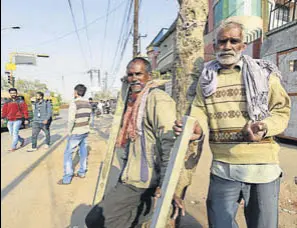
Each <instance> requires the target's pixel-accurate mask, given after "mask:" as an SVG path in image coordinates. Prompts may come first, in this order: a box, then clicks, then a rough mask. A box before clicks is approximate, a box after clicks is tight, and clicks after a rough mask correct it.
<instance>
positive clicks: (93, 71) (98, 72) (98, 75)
mask: <svg viewBox="0 0 297 228" xmlns="http://www.w3.org/2000/svg"><path fill="white" fill-rule="evenodd" d="M87 73H88V74H90V81H91V85H92V84H93V75H94V74H96V73H97V78H98V85H99V86H100V70H99V69H90V70H89V71H88V72H87Z"/></svg>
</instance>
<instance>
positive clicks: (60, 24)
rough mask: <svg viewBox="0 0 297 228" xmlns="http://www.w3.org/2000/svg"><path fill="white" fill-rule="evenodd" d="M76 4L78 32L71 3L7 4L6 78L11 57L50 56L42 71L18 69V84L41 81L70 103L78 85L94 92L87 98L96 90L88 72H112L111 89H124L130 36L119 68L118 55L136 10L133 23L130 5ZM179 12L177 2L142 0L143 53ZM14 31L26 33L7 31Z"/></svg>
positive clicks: (114, 1)
mask: <svg viewBox="0 0 297 228" xmlns="http://www.w3.org/2000/svg"><path fill="white" fill-rule="evenodd" d="M70 3H71V7H72V10H73V16H74V20H75V22H76V27H77V28H78V32H77V33H76V32H75V25H74V22H73V17H72V13H71V10H70V6H69V1H68V0H42V1H40V0H26V1H20V0H2V1H1V75H4V72H5V64H6V63H8V61H9V54H10V53H13V52H17V53H30V54H45V55H49V58H37V65H36V66H32V65H17V69H16V71H15V72H14V75H15V77H16V79H28V80H35V79H38V80H40V81H41V82H44V83H46V84H47V85H48V87H49V89H50V90H52V91H56V92H58V93H61V94H62V97H63V98H64V99H65V100H70V99H71V98H72V97H73V88H74V86H75V85H76V84H78V83H83V84H85V85H86V86H87V87H88V93H87V96H90V95H91V94H90V92H91V90H92V89H96V87H97V86H98V82H97V81H96V80H95V79H94V80H93V81H92V82H91V80H90V76H89V74H88V73H87V71H89V70H90V69H92V68H93V69H100V71H101V77H103V75H105V72H106V73H107V81H108V89H110V90H112V91H116V90H118V89H119V88H120V78H121V77H122V76H123V75H125V66H126V65H127V63H128V62H129V61H130V60H131V58H132V52H133V51H132V40H133V38H132V35H131V34H130V35H129V39H128V43H127V46H126V49H125V52H124V54H123V57H122V61H121V64H119V62H120V56H121V55H120V51H119V50H118V52H117V53H116V50H117V46H118V41H119V37H120V33H121V31H122V30H123V31H129V30H130V27H131V25H132V21H133V15H132V12H133V7H132V12H131V17H130V20H127V17H125V15H127V14H128V13H127V12H128V10H127V9H129V3H130V0H70ZM108 5H109V10H107V9H108ZM83 9H84V11H83ZM178 9H179V5H178V3H177V0H140V12H139V33H140V34H141V35H147V37H145V38H142V39H141V49H142V50H141V52H142V54H145V53H146V50H145V48H146V47H147V46H148V45H149V43H150V42H151V41H152V40H153V39H154V37H155V36H156V35H157V34H158V32H159V31H160V30H161V29H162V28H169V27H170V25H171V24H172V23H173V21H174V20H175V18H176V16H177V12H178ZM83 12H85V13H83ZM107 12H108V13H107ZM106 15H108V17H107V16H106ZM127 21H128V23H127ZM106 22H107V23H106ZM126 24H128V25H127V26H123V25H126ZM106 25H107V26H106ZM11 26H20V27H21V29H20V30H12V29H5V28H9V27H11ZM122 28H123V29H122ZM124 40H125V38H124V39H120V41H121V42H123V41H124ZM121 42H120V43H121ZM118 49H119V48H118ZM120 50H122V49H120ZM63 78H64V80H63Z"/></svg>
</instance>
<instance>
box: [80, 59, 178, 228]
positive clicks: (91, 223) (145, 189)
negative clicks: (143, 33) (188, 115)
mask: <svg viewBox="0 0 297 228" xmlns="http://www.w3.org/2000/svg"><path fill="white" fill-rule="evenodd" d="M151 71H152V68H151V64H150V63H149V62H148V61H147V60H146V59H144V58H140V57H136V58H134V59H133V60H131V61H130V62H129V64H128V65H127V81H128V83H129V85H130V93H129V97H128V101H127V102H126V104H125V113H124V115H123V117H122V122H123V123H122V126H121V129H120V133H119V135H118V138H117V143H116V149H117V150H119V151H121V153H122V154H123V156H122V159H123V160H122V163H123V169H122V171H121V175H120V177H118V178H119V179H118V182H117V184H116V186H115V187H114V188H113V189H112V190H111V191H109V192H108V193H107V194H106V195H105V196H104V198H103V201H101V202H100V203H99V204H97V205H96V206H95V207H93V208H92V210H91V211H90V212H89V213H88V215H87V217H86V225H87V227H88V228H99V227H108V228H117V227H134V226H136V225H137V224H142V223H144V222H147V221H148V220H149V219H150V218H151V216H152V212H153V209H154V208H153V207H154V201H153V199H154V196H158V195H159V192H160V187H161V185H162V182H163V179H164V176H165V172H166V168H167V165H168V162H169V158H170V154H171V149H172V147H173V144H174V141H175V136H174V133H173V130H172V125H173V123H174V120H175V118H176V109H175V102H174V100H173V99H172V98H171V97H170V96H169V95H168V94H167V93H165V92H164V91H163V90H160V89H158V88H157V87H158V84H156V83H155V82H154V81H152V76H151Z"/></svg>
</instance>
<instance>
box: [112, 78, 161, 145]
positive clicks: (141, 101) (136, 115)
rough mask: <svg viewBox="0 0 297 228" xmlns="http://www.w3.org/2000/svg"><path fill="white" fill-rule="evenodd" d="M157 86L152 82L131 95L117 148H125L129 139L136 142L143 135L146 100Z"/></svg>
mask: <svg viewBox="0 0 297 228" xmlns="http://www.w3.org/2000/svg"><path fill="white" fill-rule="evenodd" d="M157 86H158V84H156V83H155V82H153V81H150V82H148V83H147V84H146V86H145V87H144V88H143V90H142V91H141V92H140V93H138V94H135V93H132V94H130V97H129V100H128V102H127V108H126V112H125V114H124V118H123V125H122V128H121V130H120V133H119V135H118V138H117V143H116V144H117V147H125V145H126V143H127V141H128V139H130V140H131V141H134V140H135V139H136V138H137V137H138V136H139V135H142V132H143V131H142V119H143V116H144V111H145V104H146V100H147V97H148V94H149V91H150V89H151V88H155V87H157Z"/></svg>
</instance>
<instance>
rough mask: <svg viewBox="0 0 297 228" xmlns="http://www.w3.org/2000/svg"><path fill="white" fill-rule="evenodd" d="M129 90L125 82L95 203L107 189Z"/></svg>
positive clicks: (98, 181) (95, 195)
mask: <svg viewBox="0 0 297 228" xmlns="http://www.w3.org/2000/svg"><path fill="white" fill-rule="evenodd" d="M128 91H129V87H128V86H127V85H125V84H124V83H123V86H122V90H121V94H120V95H119V98H118V103H117V107H116V111H115V114H114V118H113V122H112V127H111V130H110V135H109V138H108V149H107V152H106V155H105V159H104V162H103V165H102V168H101V169H100V171H99V175H98V180H97V185H96V188H95V194H94V199H93V204H97V203H99V202H101V200H102V199H103V196H104V194H105V191H106V186H107V183H108V178H109V173H110V169H111V166H112V162H113V158H114V153H115V146H116V140H117V136H118V133H119V130H120V126H121V122H122V117H123V114H124V108H125V103H126V100H127V97H128Z"/></svg>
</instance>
